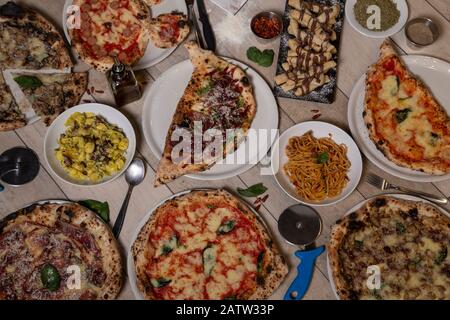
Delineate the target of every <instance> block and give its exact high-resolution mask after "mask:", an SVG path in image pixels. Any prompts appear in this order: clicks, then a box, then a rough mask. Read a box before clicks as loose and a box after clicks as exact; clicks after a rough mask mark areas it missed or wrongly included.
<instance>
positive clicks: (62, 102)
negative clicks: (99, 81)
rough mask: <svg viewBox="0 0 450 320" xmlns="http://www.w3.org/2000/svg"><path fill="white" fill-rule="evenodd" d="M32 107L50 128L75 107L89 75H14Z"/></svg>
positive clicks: (85, 86)
mask: <svg viewBox="0 0 450 320" xmlns="http://www.w3.org/2000/svg"><path fill="white" fill-rule="evenodd" d="M12 76H13V79H14V80H15V82H16V83H17V84H18V85H19V86H20V88H21V90H22V92H23V94H24V95H25V97H26V99H27V100H28V102H29V103H30V104H31V107H32V108H33V110H34V111H35V112H36V114H37V115H39V116H41V117H42V120H43V121H44V123H45V124H46V125H47V126H49V125H50V124H51V123H52V122H53V120H54V119H55V118H56V117H57V116H58V115H60V114H61V113H63V112H64V111H65V110H67V109H68V108H70V107H73V106H75V105H76V104H77V103H78V102H79V101H80V99H81V97H82V95H83V94H84V92H85V91H86V88H87V83H88V75H87V73H85V72H81V73H60V74H59V73H58V74H27V73H18V74H12Z"/></svg>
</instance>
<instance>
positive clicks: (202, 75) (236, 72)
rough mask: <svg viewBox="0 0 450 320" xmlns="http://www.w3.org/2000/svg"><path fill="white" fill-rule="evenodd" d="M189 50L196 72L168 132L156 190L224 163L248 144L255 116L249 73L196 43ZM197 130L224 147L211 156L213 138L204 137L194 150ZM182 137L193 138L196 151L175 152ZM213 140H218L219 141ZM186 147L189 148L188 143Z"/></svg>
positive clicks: (213, 152) (189, 46)
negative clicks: (219, 138) (246, 140)
mask: <svg viewBox="0 0 450 320" xmlns="http://www.w3.org/2000/svg"><path fill="white" fill-rule="evenodd" d="M186 48H187V50H188V51H189V55H190V58H191V62H192V64H193V65H194V73H193V74H192V78H191V80H190V82H189V84H188V86H187V88H186V90H185V92H184V94H183V97H182V98H181V100H180V101H179V103H178V106H177V109H176V111H175V114H174V116H173V120H172V124H171V126H170V127H169V131H168V134H167V137H166V145H165V148H164V152H163V155H162V158H161V161H160V162H159V166H158V170H157V173H156V181H155V185H160V184H163V183H168V182H170V181H172V180H174V179H176V178H178V177H180V176H182V175H185V174H189V173H195V172H201V171H205V170H207V169H209V168H210V167H212V166H213V165H214V164H215V163H216V162H217V161H219V160H221V159H223V158H225V157H226V155H227V154H229V153H231V152H233V151H234V150H235V149H237V148H238V146H239V145H240V143H242V141H244V140H245V137H246V135H247V132H248V130H249V128H250V126H251V124H252V121H253V118H254V117H255V114H256V102H255V99H254V97H253V87H252V85H251V84H250V81H249V79H248V78H247V75H246V74H245V72H244V70H242V69H241V68H239V67H238V66H236V65H234V64H232V63H230V62H228V61H226V60H224V59H221V58H219V57H217V56H216V55H214V53H213V52H211V51H206V50H202V49H200V48H199V46H198V45H197V44H195V43H193V42H190V43H188V44H186ZM199 127H201V129H198V128H199ZM197 130H201V134H203V135H204V136H207V135H209V134H215V135H219V136H220V135H221V136H222V140H223V142H224V143H223V145H222V144H220V145H219V146H218V147H220V148H214V149H215V151H213V150H211V149H209V151H208V149H207V148H208V147H210V146H209V145H208V143H206V140H207V139H209V138H211V137H209V138H208V137H206V139H205V137H204V139H203V141H200V142H201V143H199V144H198V145H195V144H194V142H195V141H194V139H193V137H194V135H195V132H196V131H197ZM183 136H190V137H191V138H192V140H191V142H192V147H191V148H190V149H191V150H189V152H186V150H184V151H183V152H181V154H177V153H176V152H174V153H173V152H172V151H173V150H174V147H176V146H177V145H178V144H179V142H180V141H179V140H182V139H181V137H183ZM211 140H215V139H214V137H212V138H211ZM203 142H205V143H203ZM181 143H184V144H186V141H181ZM174 155H175V156H176V158H174V157H173V156H174Z"/></svg>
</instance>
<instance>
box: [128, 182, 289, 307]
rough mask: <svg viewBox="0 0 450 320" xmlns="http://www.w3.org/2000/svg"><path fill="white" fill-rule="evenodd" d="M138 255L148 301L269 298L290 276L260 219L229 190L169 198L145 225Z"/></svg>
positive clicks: (136, 261) (141, 286) (135, 252)
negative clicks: (286, 276)
mask: <svg viewBox="0 0 450 320" xmlns="http://www.w3.org/2000/svg"><path fill="white" fill-rule="evenodd" d="M132 254H133V259H134V264H135V270H136V276H137V285H138V288H139V290H140V291H141V292H142V294H143V296H144V297H145V298H146V299H157V300H180V299H187V300H191V299H199V300H203V299H264V298H267V297H269V296H270V295H271V294H272V293H273V292H274V290H275V289H276V288H277V287H278V286H279V285H280V284H281V282H282V281H283V279H284V277H285V275H286V274H287V266H286V263H285V261H284V258H283V257H282V256H281V255H280V253H279V251H278V249H277V248H276V246H275V244H274V243H273V242H272V240H271V239H270V237H269V234H268V232H267V230H266V229H265V228H264V227H263V224H262V223H261V222H260V220H259V219H258V218H257V217H256V216H255V214H254V213H253V212H252V211H250V209H249V208H248V207H247V206H246V205H244V204H243V203H242V202H240V201H239V200H238V199H237V198H235V197H234V196H232V195H230V194H229V193H228V192H226V191H223V190H208V191H193V192H190V193H187V194H185V195H181V196H178V197H175V198H173V199H171V200H168V201H166V202H165V203H164V204H162V205H161V206H159V207H158V208H157V209H156V210H155V211H154V212H153V214H152V216H151V218H150V220H149V221H148V222H147V223H146V224H145V225H144V227H143V228H142V229H141V231H140V233H139V235H138V237H137V239H136V241H135V242H134V244H133V246H132Z"/></svg>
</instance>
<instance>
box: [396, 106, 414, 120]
mask: <svg viewBox="0 0 450 320" xmlns="http://www.w3.org/2000/svg"><path fill="white" fill-rule="evenodd" d="M411 112H412V110H411V109H410V108H408V109H403V110H400V111H397V114H396V115H395V118H396V119H397V123H402V122H403V121H405V120H406V119H407V118H408V116H409V114H410V113H411Z"/></svg>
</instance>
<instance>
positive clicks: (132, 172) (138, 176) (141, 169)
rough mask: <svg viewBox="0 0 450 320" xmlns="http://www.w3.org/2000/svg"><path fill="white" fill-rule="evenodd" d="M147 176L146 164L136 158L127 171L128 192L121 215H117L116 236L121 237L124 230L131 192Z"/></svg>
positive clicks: (114, 231)
mask: <svg viewBox="0 0 450 320" xmlns="http://www.w3.org/2000/svg"><path fill="white" fill-rule="evenodd" d="M144 177H145V164H144V161H142V160H141V159H139V158H136V159H134V160H133V161H132V162H131V164H130V166H129V167H128V169H127V171H126V172H125V180H126V181H127V183H128V192H127V195H126V197H125V200H123V204H122V207H121V208H120V211H119V215H118V216H117V219H116V222H115V223H114V227H113V234H114V236H115V237H116V238H118V237H119V234H120V231H121V230H122V226H123V222H124V221H125V215H126V213H127V208H128V202H129V201H130V197H131V193H132V192H133V188H134V187H135V186H137V185H138V184H140V183H141V182H142V181H143V180H144Z"/></svg>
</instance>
